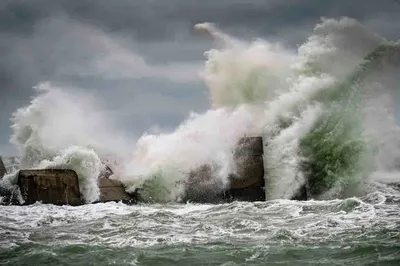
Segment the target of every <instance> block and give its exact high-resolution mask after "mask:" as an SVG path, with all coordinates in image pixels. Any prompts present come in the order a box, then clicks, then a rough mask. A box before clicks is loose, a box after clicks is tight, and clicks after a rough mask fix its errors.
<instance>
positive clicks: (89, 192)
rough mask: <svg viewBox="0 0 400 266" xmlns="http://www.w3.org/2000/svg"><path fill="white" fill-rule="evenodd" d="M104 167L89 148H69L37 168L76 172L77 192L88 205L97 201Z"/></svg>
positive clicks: (42, 162)
mask: <svg viewBox="0 0 400 266" xmlns="http://www.w3.org/2000/svg"><path fill="white" fill-rule="evenodd" d="M103 167H104V165H103V164H102V163H101V160H100V158H99V156H98V155H97V154H96V152H95V151H94V150H93V149H91V148H85V147H79V146H71V147H69V148H67V149H65V150H63V151H61V154H60V155H58V156H56V157H54V158H53V159H52V160H43V161H41V162H40V164H39V165H38V168H43V169H71V170H74V171H75V172H76V174H77V175H78V180H79V190H80V192H81V195H82V196H83V198H84V200H85V201H86V202H88V203H90V202H94V201H96V200H98V198H99V196H100V189H99V187H98V184H97V183H98V180H97V179H98V177H99V175H100V171H101V170H102V168H103Z"/></svg>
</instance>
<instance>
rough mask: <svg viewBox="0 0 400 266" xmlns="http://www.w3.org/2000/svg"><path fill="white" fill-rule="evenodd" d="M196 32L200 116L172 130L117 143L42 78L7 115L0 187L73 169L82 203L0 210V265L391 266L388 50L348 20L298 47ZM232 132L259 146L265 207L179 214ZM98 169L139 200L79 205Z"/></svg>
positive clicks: (226, 161)
mask: <svg viewBox="0 0 400 266" xmlns="http://www.w3.org/2000/svg"><path fill="white" fill-rule="evenodd" d="M195 28H196V30H198V31H199V32H200V33H201V34H203V35H205V36H206V37H210V38H212V39H213V40H214V42H215V48H213V49H211V50H209V51H207V52H206V53H205V57H206V58H205V63H204V70H203V71H202V74H201V75H202V78H203V80H204V83H205V84H206V86H207V87H208V89H209V96H210V109H209V110H207V111H206V112H204V113H192V114H188V117H187V119H185V120H184V121H182V123H181V124H180V125H179V126H178V127H177V128H176V129H175V130H172V131H168V132H163V133H160V134H158V133H157V134H150V133H145V134H143V136H141V137H140V138H138V139H134V140H132V139H131V138H128V137H127V136H122V135H121V134H120V131H119V129H118V128H117V127H116V126H113V125H112V124H110V125H108V126H107V127H104V121H105V120H106V121H110V119H106V118H105V117H103V113H102V112H99V111H98V104H97V102H96V101H95V100H93V95H89V96H88V95H87V94H86V92H82V91H81V92H76V91H71V90H68V89H66V88H64V87H62V86H61V87H60V86H59V85H54V84H52V83H51V81H49V82H43V83H40V84H38V85H37V86H36V87H35V88H34V91H35V97H34V98H32V100H31V102H30V103H29V105H27V106H24V107H18V108H17V109H16V111H15V113H14V114H13V116H12V118H11V121H12V132H13V133H12V136H11V143H12V144H13V145H14V146H15V148H16V150H17V151H18V159H15V160H5V164H6V167H7V169H9V172H10V173H9V174H7V175H6V176H4V177H3V179H2V180H1V181H0V187H1V188H3V189H14V188H15V186H16V184H17V176H18V169H26V168H36V169H72V170H75V171H76V173H77V174H78V177H79V185H80V190H81V191H80V192H81V195H82V197H83V199H84V200H85V203H86V204H84V205H82V206H56V205H51V204H43V203H41V202H37V203H35V204H33V205H29V206H20V205H5V204H3V205H0V265H13V266H16V265H85V266H88V265H225V266H228V265H295V266H297V265H330V266H331V265H353V266H356V265H396V266H397V265H400V188H399V187H400V186H399V184H400V128H399V121H398V119H397V117H398V114H397V110H398V108H397V106H398V99H397V98H396V97H397V95H398V90H399V89H400V87H399V86H400V78H399V77H400V76H399V73H400V72H399V71H400V44H399V42H398V41H397V40H387V39H385V38H383V37H381V36H380V35H379V33H375V32H373V31H371V30H370V29H368V28H367V27H366V26H364V25H362V24H361V23H359V22H358V21H356V20H354V19H352V18H347V17H346V18H340V19H329V18H324V19H322V20H321V21H320V22H319V23H318V24H317V25H316V26H315V27H314V30H313V33H312V34H311V35H310V36H309V37H308V38H307V39H306V40H305V42H304V43H303V44H300V45H299V46H298V47H297V49H292V48H286V47H284V46H282V45H281V44H279V43H274V42H273V41H271V40H264V39H257V40H254V41H248V40H240V39H238V38H235V37H234V36H230V35H228V34H226V33H224V32H223V31H221V30H220V29H218V27H217V26H216V25H213V24H211V23H202V24H197V25H196V26H195ZM149 104H151V103H149ZM244 136H262V138H263V142H264V169H265V184H266V185H265V193H266V199H267V200H266V201H263V202H241V201H235V202H231V203H220V204H211V203H196V202H187V201H186V202H185V201H184V198H185V193H187V189H188V187H187V186H188V185H187V183H185V181H187V178H188V176H189V175H190V173H191V171H195V170H196V169H200V168H201V167H202V166H204V165H207V166H208V167H209V169H210V175H209V176H207V178H205V177H204V176H201V175H200V176H198V177H196V178H195V179H194V180H191V181H190V184H189V186H194V187H196V188H201V189H202V190H203V192H204V194H205V195H208V194H210V195H211V193H215V192H216V191H217V192H218V191H223V190H224V189H226V188H228V187H229V179H228V176H229V174H230V173H232V172H235V171H236V170H235V168H234V164H233V163H232V161H233V155H232V151H233V149H234V147H235V145H236V144H237V142H238V140H239V139H240V138H242V137H244ZM10 162H12V163H10ZM105 165H107V166H108V167H109V168H110V169H112V171H113V173H114V174H113V176H112V177H110V178H115V179H118V180H119V181H121V182H122V183H123V184H124V186H125V187H126V190H127V191H128V192H134V191H141V198H142V202H140V203H138V204H135V205H126V204H123V203H121V202H108V203H93V202H95V201H96V200H97V199H98V197H99V193H100V192H99V188H98V185H97V182H98V177H99V175H100V174H101V172H102V171H103V170H104V168H105ZM185 184H186V185H185ZM304 187H306V188H307V190H308V195H309V197H308V200H305V201H297V200H292V199H293V197H294V195H296V193H297V192H298V191H299V190H300V189H302V188H304ZM16 189H17V188H16ZM189 189H190V187H189ZM1 196H2V195H0V197H1ZM0 199H1V198H0ZM20 203H23V200H22V199H20Z"/></svg>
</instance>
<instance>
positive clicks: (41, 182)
mask: <svg viewBox="0 0 400 266" xmlns="http://www.w3.org/2000/svg"><path fill="white" fill-rule="evenodd" d="M18 185H19V187H20V190H21V195H22V197H23V199H24V200H25V204H33V203H35V202H37V201H41V202H42V203H47V204H55V205H65V204H68V205H81V204H82V203H83V202H82V200H81V195H80V192H79V182H78V176H77V174H76V173H75V171H73V170H61V169H57V170H52V169H46V170H21V171H20V172H19V178H18Z"/></svg>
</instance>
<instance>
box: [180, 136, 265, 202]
mask: <svg viewBox="0 0 400 266" xmlns="http://www.w3.org/2000/svg"><path fill="white" fill-rule="evenodd" d="M233 160H234V169H233V170H234V171H233V173H232V174H230V175H229V177H228V178H229V179H230V186H229V187H228V188H227V189H225V190H222V189H221V188H222V187H223V184H222V181H221V180H218V179H217V178H214V177H213V173H212V169H211V167H210V166H209V165H203V166H201V167H199V168H198V169H196V170H194V171H192V172H191V173H190V174H189V177H188V180H187V181H186V183H185V191H186V196H185V197H184V199H183V200H184V201H191V202H200V203H219V202H227V201H228V202H230V201H233V200H239V201H260V200H265V191H264V186H265V181H264V161H263V141H262V137H246V138H242V139H241V140H240V141H239V142H238V145H237V147H236V149H235V150H234V154H233Z"/></svg>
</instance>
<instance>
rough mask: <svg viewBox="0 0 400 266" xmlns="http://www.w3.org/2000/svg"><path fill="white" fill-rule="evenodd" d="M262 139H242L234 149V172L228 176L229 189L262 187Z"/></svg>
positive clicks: (263, 182) (263, 183)
mask: <svg viewBox="0 0 400 266" xmlns="http://www.w3.org/2000/svg"><path fill="white" fill-rule="evenodd" d="M263 153H264V152H263V141H262V137H247V138H242V139H241V140H240V141H239V143H238V147H237V148H236V149H235V152H234V155H233V160H234V172H233V173H232V174H231V175H230V176H229V178H230V181H231V189H243V188H255V187H264V186H265V180H264V159H263Z"/></svg>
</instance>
